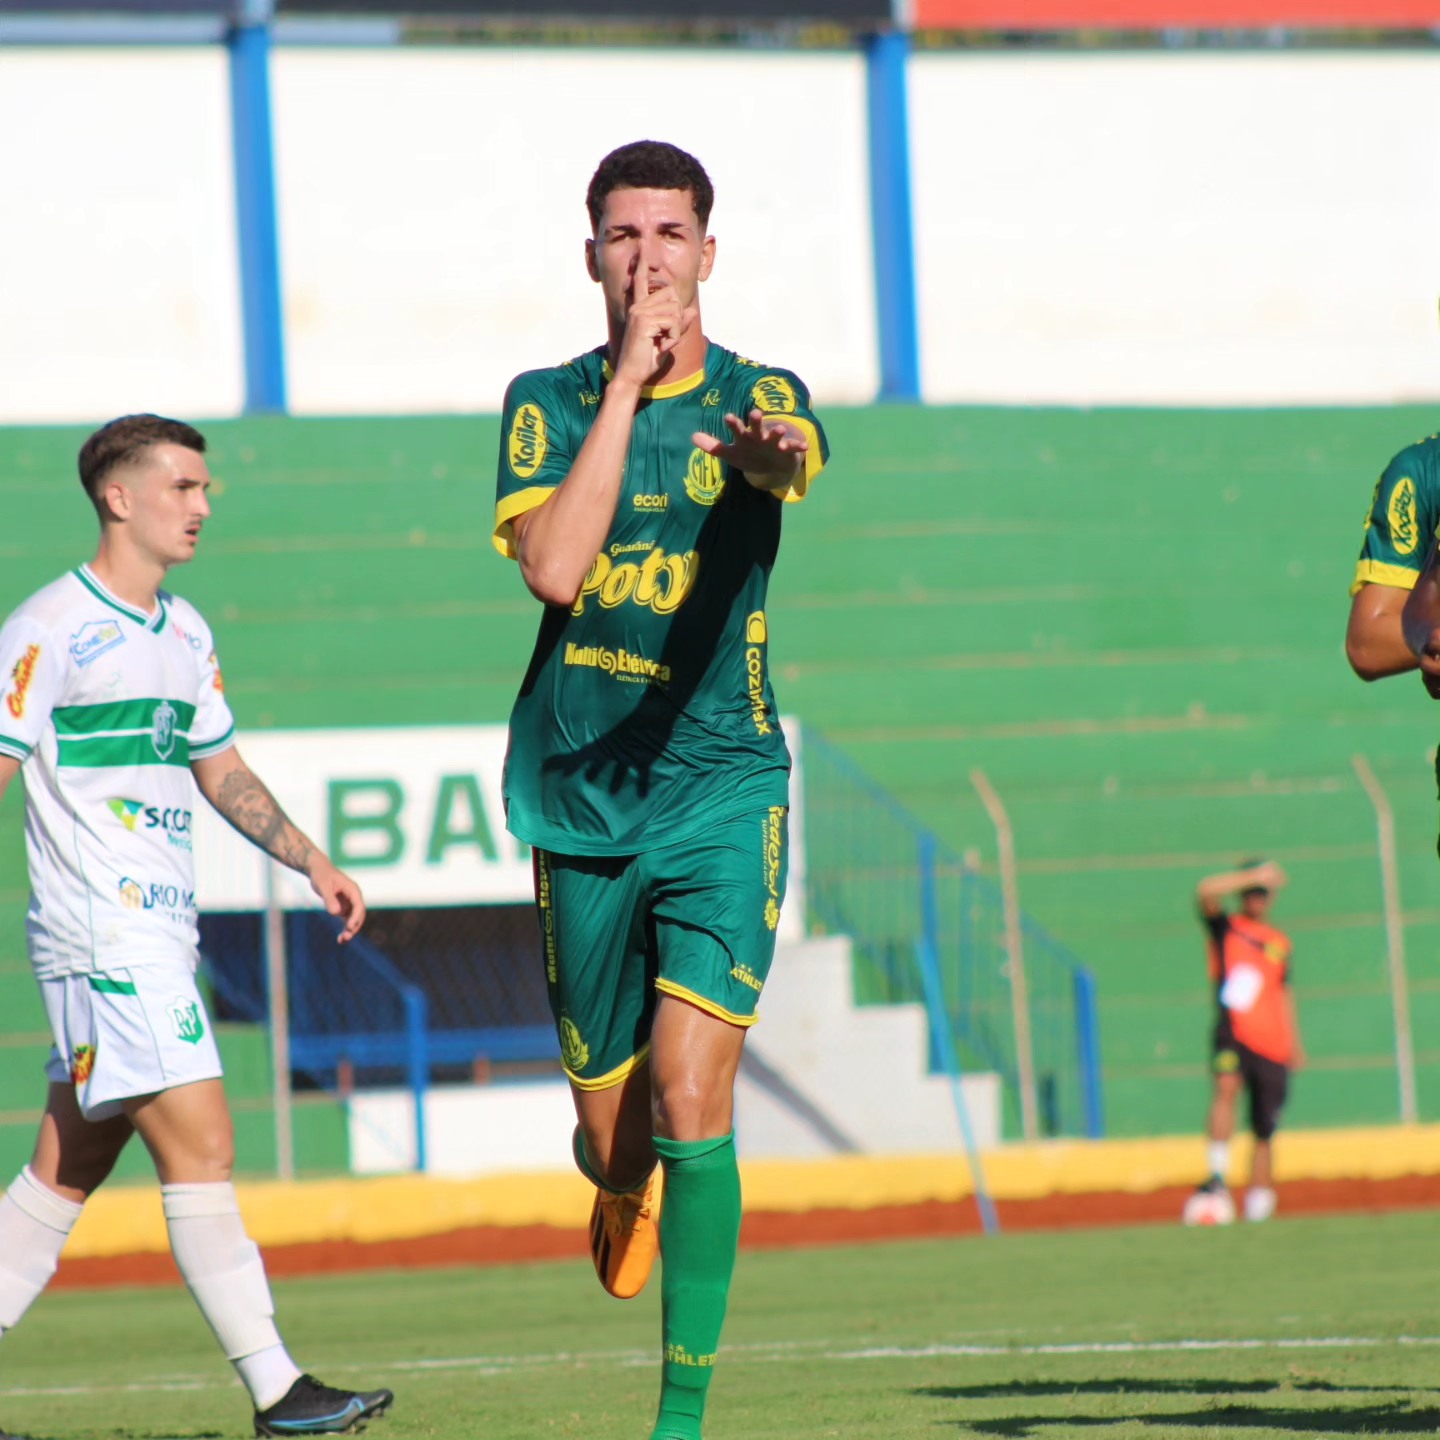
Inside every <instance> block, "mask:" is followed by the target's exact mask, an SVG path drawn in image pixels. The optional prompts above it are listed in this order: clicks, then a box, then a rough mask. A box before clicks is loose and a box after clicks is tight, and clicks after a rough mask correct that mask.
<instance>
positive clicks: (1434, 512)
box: [1350, 435, 1440, 595]
mask: <svg viewBox="0 0 1440 1440" xmlns="http://www.w3.org/2000/svg"><path fill="white" fill-rule="evenodd" d="M1437 525H1440V435H1432V436H1430V438H1429V439H1428V440H1417V441H1416V442H1415V444H1413V445H1407V446H1406V447H1405V449H1403V450H1402V451H1401V452H1400V453H1399V454H1398V455H1397V456H1396V457H1395V458H1394V459H1393V460H1392V461H1391V462H1390V463H1389V464H1388V465H1387V466H1386V467H1385V473H1384V474H1383V475H1381V477H1380V479H1379V480H1378V481H1377V482H1376V484H1375V496H1374V498H1373V499H1372V500H1371V502H1370V513H1369V514H1368V515H1367V516H1366V517H1365V539H1364V541H1363V543H1362V544H1361V546H1360V563H1359V564H1358V565H1357V566H1356V567H1355V581H1354V584H1352V585H1351V587H1350V593H1351V594H1352V595H1353V594H1354V593H1355V592H1356V591H1357V590H1359V588H1360V587H1361V586H1362V585H1393V586H1395V588H1396V589H1399V590H1413V589H1414V588H1415V582H1416V581H1417V580H1418V579H1419V578H1420V572H1421V570H1423V569H1424V568H1425V555H1426V552H1427V551H1428V550H1429V548H1430V541H1431V540H1432V539H1433V538H1434V536H1435V530H1436V526H1437Z"/></svg>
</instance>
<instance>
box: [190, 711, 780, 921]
mask: <svg viewBox="0 0 1440 1440" xmlns="http://www.w3.org/2000/svg"><path fill="white" fill-rule="evenodd" d="M781 723H782V724H783V725H784V728H785V733H786V738H787V740H788V741H789V744H790V752H791V755H792V756H793V757H794V761H795V770H794V772H793V774H792V776H791V784H790V790H791V797H792V803H791V813H790V882H789V886H788V894H787V898H786V903H785V907H784V910H783V911H782V913H781V920H780V935H781V937H782V938H784V939H792V938H798V937H799V936H800V935H801V934H803V933H804V929H803V915H804V904H803V895H804V873H805V843H804V822H803V817H802V815H801V806H800V803H799V801H800V794H801V784H800V763H801V761H800V754H801V752H800V742H801V736H800V732H799V728H798V727H797V726H795V725H793V724H791V723H790V722H788V721H783V720H782V722H781ZM506 738H507V735H506V728H505V726H503V725H448V726H414V727H405V726H397V727H394V728H374V729H357V730H257V731H251V732H245V733H242V734H241V736H240V751H241V753H242V754H243V755H244V756H245V759H246V760H247V761H248V763H249V764H250V765H251V766H252V768H253V769H254V770H255V771H256V773H257V774H259V775H260V777H261V778H262V779H263V780H264V781H265V783H266V784H267V785H268V786H269V787H270V788H271V790H273V791H274V792H275V794H276V796H277V797H278V798H279V800H280V803H281V804H282V805H283V806H284V807H285V809H286V811H287V812H288V814H289V815H290V818H291V819H292V820H294V822H295V823H296V824H297V825H298V826H299V827H300V828H301V829H302V830H303V831H304V832H305V833H306V834H307V835H309V836H310V837H311V839H313V840H314V841H316V843H317V844H319V845H322V846H324V847H325V848H326V849H327V850H328V851H329V853H330V856H331V858H332V859H333V860H334V861H335V862H336V864H338V865H339V866H340V867H341V868H342V869H344V870H348V871H350V873H351V874H353V875H354V876H355V878H356V879H357V880H358V881H359V882H360V885H361V886H362V888H363V889H364V891H365V899H366V902H367V903H368V904H369V905H370V906H371V907H372V908H387V907H388V908H407V907H410V906H416V905H514V904H525V903H529V902H531V901H533V899H534V896H535V891H534V880H533V873H532V870H531V861H530V848H529V846H527V845H524V844H522V843H521V842H520V841H519V840H517V839H516V838H515V837H514V836H513V835H511V834H510V832H509V831H508V830H506V828H505V807H504V804H503V802H502V798H501V791H500V782H501V775H502V772H503V770H504V765H505V745H506ZM194 822H195V825H194V828H195V879H196V893H197V900H198V903H199V906H200V909H201V910H202V912H203V911H209V912H216V911H225V910H242V911H243V910H260V909H263V908H264V907H265V906H266V904H267V903H268V900H267V895H268V893H269V892H268V890H267V879H269V878H271V877H267V875H266V869H267V865H268V862H267V861H266V860H265V858H264V857H263V856H262V855H261V853H260V852H259V851H258V850H257V849H256V848H255V847H254V846H253V845H251V844H250V843H249V842H248V841H246V840H244V839H242V838H241V837H240V836H239V835H237V834H236V833H235V832H234V831H233V830H232V829H231V828H230V827H229V826H228V825H227V824H226V823H225V822H224V821H223V820H221V819H220V818H219V816H218V815H216V814H215V812H214V811H213V810H211V809H210V807H209V806H208V805H205V804H204V803H200V804H198V805H197V806H196V809H195V816H194ZM270 868H272V875H273V879H272V880H271V883H273V885H274V894H275V897H276V899H277V900H278V901H279V903H280V904H281V905H282V906H283V907H285V908H287V909H300V908H305V907H314V906H316V905H317V904H318V902H317V901H316V899H315V897H314V896H313V895H312V894H311V892H310V887H309V885H308V884H307V883H306V882H305V881H304V880H303V879H302V878H301V877H300V876H298V875H295V874H292V873H291V872H290V871H288V870H285V869H283V868H281V867H280V866H278V865H277V866H273V867H270Z"/></svg>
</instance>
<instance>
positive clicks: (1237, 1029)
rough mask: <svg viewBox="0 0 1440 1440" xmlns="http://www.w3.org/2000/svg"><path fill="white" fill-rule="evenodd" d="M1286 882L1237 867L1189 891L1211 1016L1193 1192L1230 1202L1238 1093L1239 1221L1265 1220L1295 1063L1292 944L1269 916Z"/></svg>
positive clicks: (1263, 869) (1271, 1209) (1273, 869)
mask: <svg viewBox="0 0 1440 1440" xmlns="http://www.w3.org/2000/svg"><path fill="white" fill-rule="evenodd" d="M1285 882H1286V876H1285V872H1284V871H1283V870H1282V869H1281V868H1280V867H1279V866H1278V865H1275V864H1271V863H1269V862H1265V861H1250V862H1247V863H1246V864H1244V865H1242V866H1241V867H1240V868H1239V869H1238V870H1227V871H1223V872H1221V873H1220V874H1218V875H1209V876H1207V877H1206V878H1205V879H1203V880H1202V881H1201V882H1200V883H1199V885H1198V886H1196V889H1195V900H1196V904H1197V905H1198V906H1199V910H1200V919H1201V923H1202V924H1203V925H1204V926H1205V930H1206V949H1207V954H1208V959H1209V970H1210V979H1211V982H1212V983H1213V984H1214V986H1215V997H1216V1005H1217V1007H1218V1011H1219V1013H1218V1015H1217V1018H1216V1023H1215V1033H1214V1041H1213V1048H1212V1055H1211V1074H1212V1076H1213V1077H1214V1090H1213V1094H1212V1097H1211V1101H1210V1113H1209V1116H1208V1119H1207V1124H1206V1135H1207V1138H1208V1141H1209V1170H1210V1177H1209V1179H1207V1180H1206V1181H1205V1182H1204V1184H1202V1185H1201V1186H1200V1187H1199V1193H1201V1194H1210V1195H1215V1196H1223V1197H1226V1198H1228V1195H1229V1191H1228V1188H1227V1184H1226V1177H1227V1175H1228V1173H1229V1168H1230V1141H1231V1137H1232V1136H1233V1135H1234V1133H1235V1111H1236V1108H1237V1104H1238V1101H1239V1098H1240V1092H1241V1090H1245V1091H1247V1092H1248V1093H1249V1097H1250V1129H1251V1131H1252V1132H1253V1133H1254V1136H1255V1151H1254V1156H1253V1158H1252V1160H1251V1163H1250V1186H1249V1189H1248V1190H1247V1191H1246V1195H1245V1218H1246V1219H1247V1220H1268V1219H1269V1218H1270V1216H1271V1215H1273V1214H1274V1213H1275V1180H1274V1136H1275V1130H1276V1127H1277V1125H1278V1124H1279V1121H1280V1113H1281V1111H1282V1110H1283V1109H1284V1106H1285V1098H1286V1096H1287V1094H1288V1093H1289V1088H1290V1072H1291V1071H1292V1070H1293V1069H1294V1068H1296V1066H1298V1065H1299V1063H1300V1060H1301V1052H1300V1032H1299V1024H1298V1021H1297V1019H1296V1014H1295V998H1294V993H1293V991H1292V990H1291V988H1290V950H1291V946H1290V940H1289V938H1288V937H1287V936H1286V935H1285V934H1284V932H1283V931H1280V930H1277V929H1276V928H1275V926H1273V925H1271V924H1270V923H1269V919H1268V917H1269V914H1270V907H1271V905H1272V903H1273V902H1274V898H1275V893H1276V891H1278V890H1279V889H1280V888H1281V887H1282V886H1283V885H1284V884H1285ZM1236 893H1238V894H1239V897H1240V904H1239V906H1238V908H1236V909H1234V910H1230V911H1227V910H1226V908H1225V901H1226V899H1227V897H1229V896H1231V895H1234V894H1236ZM1231 1213H1233V1208H1232V1212H1231Z"/></svg>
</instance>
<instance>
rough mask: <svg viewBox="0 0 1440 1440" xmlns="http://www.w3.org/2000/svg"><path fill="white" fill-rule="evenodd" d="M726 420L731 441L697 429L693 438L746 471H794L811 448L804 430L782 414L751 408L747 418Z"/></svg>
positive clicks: (727, 462) (717, 456) (738, 468)
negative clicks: (766, 412)
mask: <svg viewBox="0 0 1440 1440" xmlns="http://www.w3.org/2000/svg"><path fill="white" fill-rule="evenodd" d="M725 423H726V425H728V426H729V427H730V435H731V439H730V442H729V443H728V444H727V443H726V442H725V441H724V440H721V439H719V438H718V437H717V436H714V435H707V434H706V433H705V432H704V431H703V430H700V431H696V433H695V434H694V435H692V436H691V437H690V438H691V441H692V442H693V443H694V444H695V445H696V446H698V447H699V448H700V449H701V450H704V451H706V452H707V453H708V454H711V455H713V456H715V458H716V459H717V460H723V461H725V463H726V464H727V465H733V466H734V467H735V468H736V469H737V470H743V471H744V472H745V473H746V474H747V475H793V474H794V473H795V467H796V465H797V464H798V463H799V460H800V457H801V456H802V455H804V453H805V452H806V451H807V450H808V449H809V448H810V442H809V441H808V440H807V439H806V438H805V436H804V434H803V433H802V432H801V431H800V430H799V428H798V427H796V426H794V425H791V424H790V423H789V422H788V421H787V420H786V419H785V417H784V416H783V415H766V414H764V413H763V412H762V411H759V410H752V411H751V412H750V417H749V419H748V420H742V419H741V418H740V417H739V416H738V415H727V416H726V417H725Z"/></svg>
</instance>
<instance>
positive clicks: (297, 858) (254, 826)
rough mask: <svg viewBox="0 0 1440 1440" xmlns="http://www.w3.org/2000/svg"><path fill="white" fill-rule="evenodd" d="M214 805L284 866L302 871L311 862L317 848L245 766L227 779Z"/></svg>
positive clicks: (212, 801) (233, 771)
mask: <svg viewBox="0 0 1440 1440" xmlns="http://www.w3.org/2000/svg"><path fill="white" fill-rule="evenodd" d="M211 803H212V804H213V805H214V806H215V808H216V809H217V810H218V811H219V812H220V813H221V814H222V815H223V816H224V817H225V818H226V819H227V820H228V821H229V822H230V823H231V825H233V826H234V827H235V829H237V830H238V831H239V832H240V833H241V834H242V835H243V836H244V837H245V838H246V839H247V840H251V841H253V842H254V843H255V844H256V845H258V846H259V847H260V848H261V849H262V850H263V851H265V853H266V854H267V855H273V856H274V857H275V858H276V859H277V860H278V861H279V862H280V863H281V864H282V865H288V866H289V867H290V868H291V869H292V870H299V871H302V872H303V871H304V869H305V867H306V866H307V865H308V864H309V863H310V857H311V855H312V854H314V847H313V846H312V845H310V844H309V842H308V841H306V839H305V838H304V836H302V835H301V834H300V832H299V831H298V830H296V828H295V827H294V826H293V825H292V824H291V823H290V821H289V818H288V817H287V816H286V814H285V812H284V811H283V810H282V809H281V808H280V806H279V803H278V802H277V801H276V799H275V797H274V796H273V795H272V794H271V793H270V792H269V790H267V789H266V788H265V785H264V783H263V782H262V781H261V780H260V778H259V776H257V775H255V774H254V773H253V772H252V771H250V770H247V769H245V768H244V766H240V767H239V768H237V769H235V770H232V771H230V773H229V774H228V775H226V776H225V778H224V779H223V780H222V781H221V782H220V788H219V790H218V791H217V792H216V794H215V795H214V797H213V798H212V800H211Z"/></svg>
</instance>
